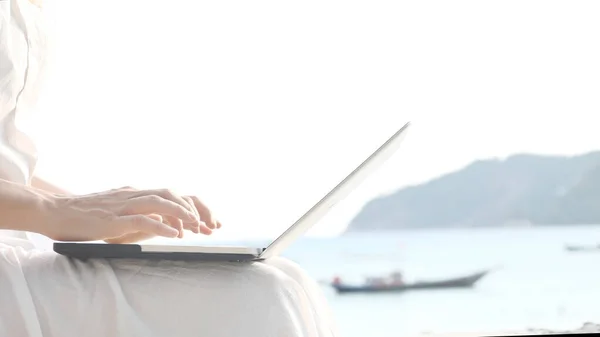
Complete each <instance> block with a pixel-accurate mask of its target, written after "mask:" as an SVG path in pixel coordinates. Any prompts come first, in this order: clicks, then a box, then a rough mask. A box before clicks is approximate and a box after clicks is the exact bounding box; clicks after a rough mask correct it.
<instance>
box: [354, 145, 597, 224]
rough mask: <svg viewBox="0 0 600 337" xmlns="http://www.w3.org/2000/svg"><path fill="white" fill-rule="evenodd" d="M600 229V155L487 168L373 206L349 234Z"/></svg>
mask: <svg viewBox="0 0 600 337" xmlns="http://www.w3.org/2000/svg"><path fill="white" fill-rule="evenodd" d="M520 222H524V223H532V224H537V225H559V224H591V223H596V224H598V223H600V151H596V152H592V153H588V154H584V155H580V156H573V157H565V156H540V155H531V154H519V155H514V156H511V157H508V158H507V159H505V160H496V159H492V160H480V161H476V162H474V163H472V164H470V165H468V166H467V167H465V168H463V169H461V170H459V171H456V172H453V173H450V174H446V175H444V176H441V177H439V178H436V179H434V180H431V181H429V182H426V183H424V184H421V185H416V186H410V187H406V188H403V189H400V190H398V191H396V192H395V193H392V194H390V195H387V196H382V197H379V198H376V199H374V200H371V201H370V202H368V203H367V204H366V205H365V206H364V207H363V209H362V210H361V211H360V212H359V214H358V215H357V216H356V217H355V218H354V219H353V220H352V221H351V222H350V225H349V226H348V229H347V232H360V231H381V230H396V229H402V228H450V227H492V226H503V225H507V224H510V223H520Z"/></svg>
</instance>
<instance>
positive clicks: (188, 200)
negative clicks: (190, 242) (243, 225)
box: [39, 187, 221, 243]
mask: <svg viewBox="0 0 600 337" xmlns="http://www.w3.org/2000/svg"><path fill="white" fill-rule="evenodd" d="M50 201H51V202H50V206H49V207H48V209H47V210H46V214H47V216H46V220H48V222H47V223H46V224H45V225H44V226H43V228H41V229H40V230H39V232H40V233H41V234H43V235H46V236H48V237H49V238H51V239H54V240H58V241H95V240H105V241H106V242H110V243H130V242H135V241H140V240H145V239H149V238H151V237H154V236H163V237H173V238H174V237H180V238H181V237H183V232H184V230H190V231H192V232H194V233H202V234H206V235H209V234H211V233H212V230H214V229H217V228H220V227H221V223H220V222H219V221H218V220H216V219H215V217H214V216H213V215H212V213H211V211H210V209H209V208H208V207H206V205H204V204H203V203H202V202H201V201H200V200H199V199H198V198H197V197H194V196H179V195H177V194H175V193H173V192H171V191H169V190H136V189H134V188H131V187H124V188H120V189H115V190H110V191H106V192H101V193H95V194H88V195H83V196H54V197H53V198H51V199H50Z"/></svg>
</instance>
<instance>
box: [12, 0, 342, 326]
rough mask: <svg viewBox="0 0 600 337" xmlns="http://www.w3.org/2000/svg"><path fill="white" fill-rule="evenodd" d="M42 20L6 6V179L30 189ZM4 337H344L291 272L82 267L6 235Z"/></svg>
mask: <svg viewBox="0 0 600 337" xmlns="http://www.w3.org/2000/svg"><path fill="white" fill-rule="evenodd" d="M41 18H42V17H41V10H40V8H38V7H37V6H36V5H33V4H32V3H30V2H29V1H28V0H0V178H2V179H5V180H11V181H14V182H19V183H23V184H27V183H28V181H29V179H30V178H31V174H32V172H33V169H34V166H35V162H36V154H35V147H34V146H33V144H32V142H31V141H30V139H29V138H28V137H26V136H25V135H24V134H23V133H21V132H19V131H18V130H17V127H16V126H17V125H18V123H17V122H18V118H17V116H20V115H21V114H23V113H26V112H28V111H31V110H32V108H33V104H34V102H35V97H36V96H37V93H36V90H37V84H38V82H39V79H40V74H41V71H40V70H41V69H42V68H43V63H44V62H43V55H44V54H43V49H44V46H45V44H46V43H45V40H44V39H43V37H42V34H41V32H43V28H42V27H41ZM0 336H6V337H13V336H14V337H71V336H73V337H82V336H98V337H100V336H102V337H104V336H127V337H137V336H140V337H141V336H144V337H147V336H157V337H158V336H165V337H167V336H173V337H175V336H177V337H184V336H207V337H271V336H273V337H284V336H290V337H296V336H298V337H300V336H302V337H308V336H311V337H312V336H314V337H321V336H335V329H334V325H333V323H332V317H331V313H330V311H329V307H328V305H327V303H326V301H325V298H324V296H323V294H322V292H321V290H320V288H319V286H318V285H317V284H316V282H314V281H313V280H312V279H311V278H309V277H308V276H307V275H306V274H305V273H304V271H303V270H301V269H300V268H299V267H298V266H297V265H295V264H293V263H292V262H290V261H288V260H286V259H283V258H275V259H272V260H270V261H266V262H264V263H194V262H172V261H171V262H170V261H129V260H118V261H116V260H114V261H107V260H102V259H98V260H95V261H93V262H86V263H84V262H81V261H77V260H72V259H68V258H66V257H64V256H60V255H57V254H55V253H54V252H51V251H46V250H39V249H37V248H36V247H35V246H34V245H33V244H32V243H31V241H30V240H28V237H27V236H26V235H25V234H24V233H21V232H10V231H0Z"/></svg>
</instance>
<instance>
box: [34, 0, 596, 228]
mask: <svg viewBox="0 0 600 337" xmlns="http://www.w3.org/2000/svg"><path fill="white" fill-rule="evenodd" d="M53 1H54V2H55V3H50V2H49V3H48V4H47V5H49V6H47V7H48V9H49V10H50V11H49V13H51V14H52V16H53V21H54V22H53V23H52V25H51V27H52V29H51V31H53V33H54V37H55V38H54V47H55V49H54V53H53V54H52V55H51V56H52V61H53V62H52V65H53V68H52V72H51V73H50V76H49V78H48V82H47V84H48V86H47V87H46V90H45V94H44V96H43V97H42V99H41V101H40V109H39V110H40V111H38V114H37V116H36V119H35V123H34V124H35V125H34V129H33V130H32V133H33V135H34V136H35V138H36V140H37V142H38V144H39V150H40V152H41V159H40V163H39V166H38V172H39V173H40V175H42V176H43V177H46V178H48V179H50V180H52V181H54V182H55V183H58V184H60V185H62V186H65V187H66V188H68V189H71V190H72V191H74V192H94V191H97V190H103V189H109V188H113V187H119V186H122V185H134V186H137V187H140V188H146V187H148V188H150V187H171V188H174V189H175V190H177V191H180V192H181V193H186V194H197V195H199V196H200V197H201V198H203V199H204V200H205V201H206V202H207V203H208V204H209V205H211V206H212V208H213V209H214V210H215V211H216V212H217V214H218V216H219V217H220V218H221V219H222V221H223V222H224V224H225V226H226V227H225V228H224V229H223V230H222V232H221V233H219V235H218V236H216V237H215V239H221V238H224V237H227V238H230V237H238V236H241V237H248V236H273V235H276V234H279V233H280V232H281V231H283V230H284V229H285V228H286V227H287V226H289V224H290V223H291V222H293V221H294V220H295V219H296V218H297V217H298V216H299V215H301V213H303V212H304V211H305V210H306V209H307V208H309V207H310V206H311V205H312V204H313V203H314V202H316V201H317V200H318V199H319V198H320V197H321V196H322V195H323V194H324V193H326V192H327V191H328V190H329V189H330V188H331V187H333V186H334V185H335V184H336V183H337V182H338V181H339V180H341V179H342V178H343V177H344V176H345V175H346V174H347V173H349V172H350V171H351V170H352V169H353V168H354V167H355V166H356V165H358V164H359V163H360V162H361V161H362V160H363V159H364V158H365V157H366V156H367V155H369V154H370V153H371V152H372V151H373V150H374V149H375V148H376V147H378V146H379V145H380V143H381V142H383V141H384V140H385V139H387V137H388V136H390V135H391V134H392V133H393V132H394V131H395V130H396V129H398V128H399V127H401V126H402V125H403V124H404V123H405V122H406V121H408V120H411V121H412V122H413V127H412V129H411V130H410V133H409V134H408V136H407V138H406V141H405V143H404V144H403V146H402V148H401V149H400V151H399V152H398V154H397V155H396V156H395V157H394V158H393V159H392V160H390V161H389V164H388V165H386V166H385V167H384V168H382V169H381V170H380V171H379V172H377V174H375V175H374V176H373V177H372V178H371V179H370V180H368V181H367V182H366V183H365V184H364V185H362V187H361V188H360V189H358V190H357V191H356V193H354V194H353V195H352V196H351V197H349V198H348V199H347V200H345V201H344V202H343V203H340V204H339V207H337V208H334V210H333V212H332V213H331V214H330V216H328V217H327V218H326V219H324V220H323V221H322V222H321V223H320V224H319V225H318V226H316V227H315V229H314V230H313V231H312V234H315V235H330V234H335V233H339V232H340V231H342V230H343V229H344V227H345V226H346V225H347V223H348V221H349V220H350V219H351V218H352V217H353V216H354V215H355V214H356V212H358V210H359V209H360V207H361V206H362V205H363V204H364V203H365V202H366V201H368V200H369V199H370V198H372V197H373V196H376V195H379V194H381V193H385V192H389V191H391V190H394V189H396V188H398V187H401V186H404V185H407V184H414V183H419V182H423V181H425V180H428V179H430V178H432V177H435V176H437V175H440V174H443V173H445V172H448V171H451V170H455V169H458V168H460V167H462V166H464V165H466V164H468V163H469V162H471V161H473V160H475V159H478V158H489V157H495V156H499V157H505V156H507V155H509V154H513V153H516V152H523V151H526V152H535V153H548V154H576V153H581V152H586V151H590V150H595V149H600V133H599V132H598V129H599V122H600V120H599V116H600V115H599V113H600V62H599V61H598V60H600V42H599V41H600V20H599V19H598V18H600V2H598V1H549V0H544V1H522V0H518V1H510V0H503V1H393V0H391V1H378V0H370V1H348V0H344V1H312V0H310V1H300V2H299V1H189V0H170V1H158V0H143V1H142V0H119V1H113V2H111V3H107V2H103V1H91V0H53Z"/></svg>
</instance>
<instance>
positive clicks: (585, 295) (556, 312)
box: [285, 226, 600, 337]
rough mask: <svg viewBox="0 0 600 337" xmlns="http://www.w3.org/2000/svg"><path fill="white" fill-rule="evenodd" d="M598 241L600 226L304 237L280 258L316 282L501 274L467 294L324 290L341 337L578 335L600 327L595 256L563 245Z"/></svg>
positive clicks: (598, 257) (599, 270)
mask: <svg viewBox="0 0 600 337" xmlns="http://www.w3.org/2000/svg"><path fill="white" fill-rule="evenodd" d="M596 242H600V226H577V227H549V228H510V229H481V230H443V231H440V230H437V231H408V232H402V233H395V234H392V235H390V234H386V235H353V236H347V237H341V238H333V239H303V240H301V241H299V242H298V243H296V244H295V245H294V246H293V247H291V248H290V249H289V250H288V251H287V252H286V254H285V255H286V256H287V257H289V258H291V259H293V260H295V261H296V262H298V263H300V264H301V265H302V266H303V267H304V268H305V269H306V270H307V271H308V272H309V273H310V274H311V275H312V276H314V277H315V278H317V279H319V280H324V279H327V280H329V279H331V277H332V276H333V275H339V276H341V277H342V278H343V279H344V280H347V281H349V282H350V281H356V282H359V281H360V280H362V278H363V277H364V276H365V275H378V274H385V273H387V272H389V271H390V270H392V269H401V270H403V271H404V272H405V274H406V277H407V279H417V278H435V277H450V276H457V275H461V274H464V273H470V272H473V271H477V270H480V269H483V268H498V269H497V271H495V272H494V273H492V274H489V275H488V276H486V277H485V278H484V279H482V280H481V281H480V283H478V284H477V286H476V288H475V289H472V290H438V291H431V292H427V291H423V292H409V293H404V294H371V295H336V294H335V293H334V292H333V291H331V289H330V288H329V287H327V286H325V285H324V286H323V288H324V291H325V292H326V295H327V297H328V299H329V301H330V305H331V306H332V307H333V310H334V313H335V315H336V317H337V320H338V324H339V327H340V330H341V333H342V334H341V335H342V336H345V337H364V336H373V337H392V336H393V337H398V336H411V335H414V334H416V333H419V332H425V331H433V332H436V333H441V332H466V331H482V330H483V331H491V330H496V329H502V330H504V329H523V328H528V327H542V328H575V327H579V326H580V325H581V324H583V323H584V322H586V321H595V322H600V253H568V252H566V251H564V250H563V246H564V244H565V243H589V244H595V243H596Z"/></svg>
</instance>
